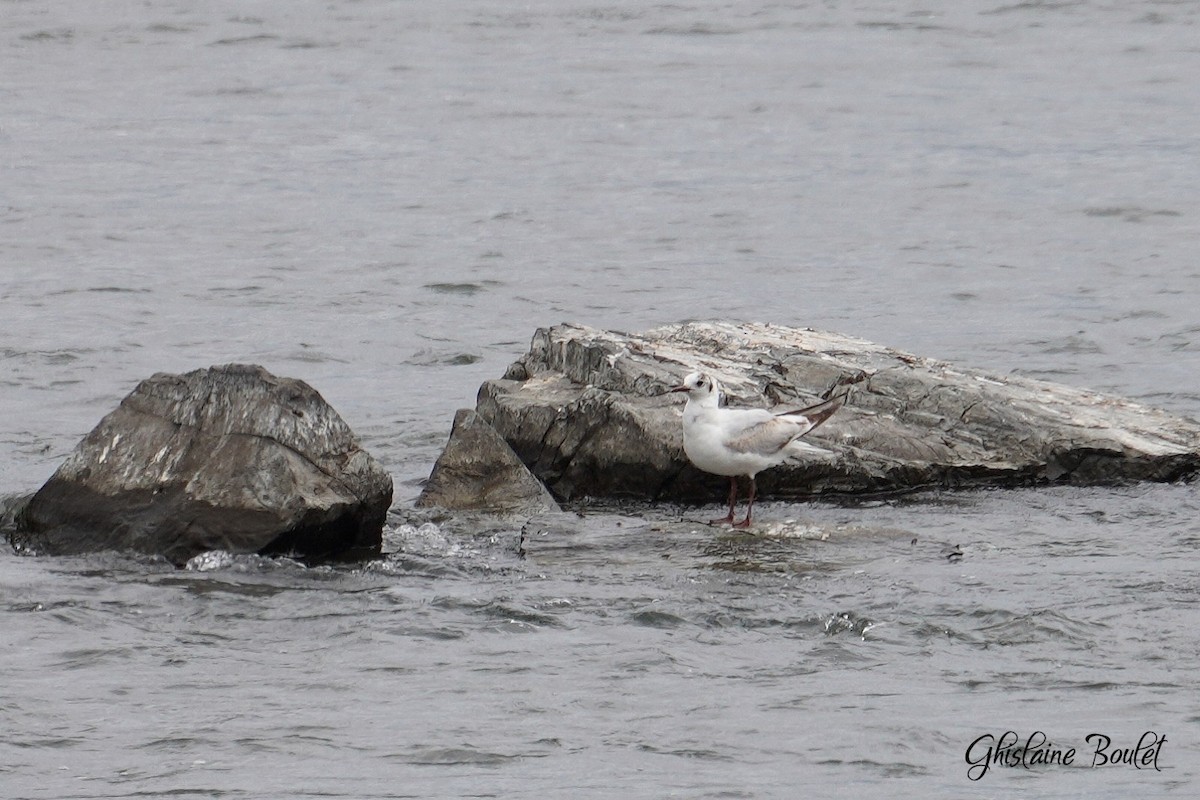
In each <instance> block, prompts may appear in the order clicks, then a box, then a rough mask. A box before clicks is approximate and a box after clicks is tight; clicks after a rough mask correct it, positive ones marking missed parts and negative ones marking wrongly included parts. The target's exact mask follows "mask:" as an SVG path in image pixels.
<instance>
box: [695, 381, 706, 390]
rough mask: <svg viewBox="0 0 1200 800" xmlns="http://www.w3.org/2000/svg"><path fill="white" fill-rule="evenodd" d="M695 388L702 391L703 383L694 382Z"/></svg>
mask: <svg viewBox="0 0 1200 800" xmlns="http://www.w3.org/2000/svg"><path fill="white" fill-rule="evenodd" d="M696 388H697V389H703V388H704V381H696Z"/></svg>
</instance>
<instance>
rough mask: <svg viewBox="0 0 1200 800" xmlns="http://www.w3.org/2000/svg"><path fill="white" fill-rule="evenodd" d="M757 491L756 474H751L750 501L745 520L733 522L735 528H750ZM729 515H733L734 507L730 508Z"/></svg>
mask: <svg viewBox="0 0 1200 800" xmlns="http://www.w3.org/2000/svg"><path fill="white" fill-rule="evenodd" d="M757 493H758V484H757V482H755V480H754V476H753V475H751V476H750V503H749V504H748V505H747V506H746V518H745V519H744V520H742V521H741V522H735V523H734V524H733V527H735V528H749V527H750V513H751V512H752V511H754V495H755V494H757ZM729 516H730V517H732V516H733V509H732V508H731V509H729Z"/></svg>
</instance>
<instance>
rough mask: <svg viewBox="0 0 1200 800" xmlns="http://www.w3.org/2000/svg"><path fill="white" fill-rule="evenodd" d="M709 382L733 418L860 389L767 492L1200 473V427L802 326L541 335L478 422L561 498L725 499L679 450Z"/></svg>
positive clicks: (491, 394) (494, 385)
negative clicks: (698, 374) (688, 392)
mask: <svg viewBox="0 0 1200 800" xmlns="http://www.w3.org/2000/svg"><path fill="white" fill-rule="evenodd" d="M692 370H704V371H707V372H709V373H712V374H713V375H714V376H715V377H716V378H717V379H718V380H719V381H720V382H721V384H722V387H723V388H724V390H725V392H726V394H727V395H728V401H729V404H730V405H751V406H777V405H782V406H791V407H796V408H799V407H801V406H804V405H808V404H811V403H813V402H816V401H818V400H819V399H821V398H825V397H829V396H830V395H831V394H833V393H834V392H841V391H845V389H846V388H849V390H850V392H851V394H850V399H849V401H848V403H847V404H846V406H845V407H844V408H842V409H841V410H839V411H838V413H837V414H835V415H834V416H833V418H831V419H830V420H829V421H828V422H827V423H826V424H825V425H824V426H822V427H821V428H819V429H818V430H817V431H815V432H814V433H813V434H811V435H810V436H809V437H808V438H807V439H806V441H809V442H811V443H812V444H814V445H817V446H819V447H824V448H827V449H829V450H832V451H833V452H834V456H833V457H827V458H820V457H815V458H812V459H806V460H804V461H802V462H799V463H796V464H786V465H783V466H780V467H778V468H775V469H772V470H768V471H766V472H763V473H761V474H760V475H759V488H760V490H761V492H762V493H763V494H764V495H768V496H775V497H789V498H800V497H812V496H817V495H823V494H843V493H848V494H867V493H879V492H893V491H903V490H911V489H916V488H921V487H957V486H980V485H1030V484H1039V483H1053V482H1071V483H1105V482H1116V481H1127V480H1159V481H1169V480H1176V479H1180V478H1184V477H1187V476H1190V475H1192V474H1194V473H1195V472H1196V470H1197V469H1198V468H1200V425H1198V424H1197V423H1196V422H1194V421H1192V420H1188V419H1183V418H1179V417H1176V416H1172V415H1169V414H1167V413H1165V412H1163V411H1160V410H1157V409H1153V408H1149V407H1146V406H1143V405H1139V404H1137V403H1134V402H1131V401H1129V400H1125V399H1122V398H1119V397H1113V396H1109V395H1104V394H1099V393H1096V392H1089V391H1084V390H1081V389H1074V388H1070V387H1066V386H1061V385H1056V384H1051V383H1046V382H1042V381H1037V380H1032V379H1028V378H1023V377H1018V376H1013V375H999V374H994V373H989V372H984V371H979V370H973V369H967V368H963V367H957V366H953V365H951V364H948V363H945V362H941V361H936V360H933V359H928V358H921V357H918V356H915V355H911V354H909V353H904V352H901V351H898V350H894V349H891V348H887V347H883V346H880V345H877V344H873V343H871V342H867V341H863V340H861V339H855V338H852V337H848V336H843V335H840V334H836V333H827V332H820V331H814V330H809V329H801V328H788V327H780V326H774V325H765V324H752V323H731V322H695V323H687V324H683V325H671V326H666V327H662V328H656V329H653V330H650V331H646V332H644V333H640V334H624V333H616V332H611V331H601V330H595V329H591V328H586V327H581V326H578V325H567V324H564V325H558V326H555V327H552V328H549V329H543V330H539V331H537V333H536V334H535V335H534V337H533V342H532V344H531V347H530V350H529V352H528V353H527V354H526V355H524V356H522V357H521V359H520V360H518V361H517V362H516V363H514V364H513V365H512V366H511V367H510V368H509V369H508V372H507V373H506V374H505V376H504V378H503V379H500V380H492V381H488V382H486V383H484V385H483V386H482V387H481V388H480V391H479V397H478V402H477V406H476V410H477V412H478V413H479V415H480V417H482V418H483V419H484V420H486V421H487V422H488V424H490V425H491V427H492V428H493V429H494V430H495V431H496V432H497V433H498V434H499V435H500V436H502V437H503V438H504V440H505V441H507V442H508V444H509V445H510V446H511V447H512V449H513V450H514V451H515V452H516V453H517V455H518V456H519V457H520V459H521V460H522V461H523V462H524V463H525V464H526V465H527V466H529V468H530V470H531V471H532V472H533V473H534V475H536V476H537V477H538V478H539V479H540V480H541V481H543V482H544V483H545V484H546V486H548V487H549V488H550V490H551V491H552V492H553V493H554V494H555V495H556V496H557V497H559V498H563V499H573V498H580V497H584V496H590V497H600V498H622V497H628V498H638V499H643V500H672V501H705V502H715V501H717V500H719V499H720V498H722V497H723V496H724V494H723V488H722V487H723V482H722V481H723V479H720V478H717V477H715V476H710V475H706V474H704V473H701V472H699V471H698V470H696V469H695V468H694V467H692V466H691V465H690V464H689V463H688V462H687V459H686V457H685V456H684V454H683V449H682V433H681V422H680V410H681V407H682V404H683V400H682V398H681V397H680V395H678V394H676V395H664V394H663V393H664V392H665V391H666V390H667V389H668V388H670V387H671V386H673V385H675V384H677V383H678V382H679V380H680V379H681V378H682V377H683V375H685V374H686V373H688V372H690V371H692Z"/></svg>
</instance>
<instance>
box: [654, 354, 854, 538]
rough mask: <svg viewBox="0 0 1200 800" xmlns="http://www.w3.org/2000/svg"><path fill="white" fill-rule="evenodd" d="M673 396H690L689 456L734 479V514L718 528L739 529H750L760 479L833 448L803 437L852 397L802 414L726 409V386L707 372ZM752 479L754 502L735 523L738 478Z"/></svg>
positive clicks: (686, 448) (685, 448) (686, 440)
mask: <svg viewBox="0 0 1200 800" xmlns="http://www.w3.org/2000/svg"><path fill="white" fill-rule="evenodd" d="M671 391H672V392H687V396H688V398H687V405H686V406H684V408H683V452H685V453H687V457H688V459H689V460H690V461H691V462H692V463H693V464H695V465H696V467H698V468H699V469H702V470H704V471H705V472H711V473H713V474H714V475H727V476H728V477H729V513H728V514H727V515H726V516H724V517H722V518H721V519H714V520H713V521H712V522H713V523H714V524H716V523H720V522H725V523H729V524H731V525H733V526H734V527H735V528H747V527H749V526H750V514H751V512H752V511H753V510H754V495H755V493H756V492H757V488H758V487H757V484H756V483H755V476H756V475H758V473H759V472H762V471H763V470H764V469H767V468H768V467H773V466H775V465H776V464H780V463H782V462H784V461H786V460H788V459H790V458H795V457H797V456H798V455H800V454H801V453H804V452H808V453H821V454H824V455H829V451H828V450H823V449H821V448H820V447H814V446H813V445H810V444H807V443H806V442H802V441H800V437H801V436H803V435H804V434H806V433H808V432H809V431H811V430H812V429H813V428H815V427H817V426H818V425H820V424H821V423H822V422H824V421H825V420H827V419H829V418H830V417H831V416H833V413H834V412H835V411H837V410H838V409H839V408H841V407H842V404H843V403H844V402H845V401H846V395H845V394H840V395H838V396H836V397H832V398H830V399H828V400H825V401H823V402H820V403H817V404H816V405H814V406H809V407H808V408H803V409H800V410H799V411H785V412H782V413H775V412H773V411H769V410H767V409H765V408H722V407H721V404H720V397H721V387H720V385H719V384H718V383H717V382H716V380H715V379H714V378H713V377H712V376H710V375H707V374H705V373H703V372H693V373H692V374H690V375H688V376H687V377H686V378H684V379H683V384H682V385H680V386H676V387H675V388H674V389H671ZM739 475H745V476H747V477H748V478H749V479H750V502H749V505H747V506H746V518H745V519H743V520H742V521H741V522H736V523H735V522H734V521H733V510H734V506H735V505H736V504H737V479H738V476H739Z"/></svg>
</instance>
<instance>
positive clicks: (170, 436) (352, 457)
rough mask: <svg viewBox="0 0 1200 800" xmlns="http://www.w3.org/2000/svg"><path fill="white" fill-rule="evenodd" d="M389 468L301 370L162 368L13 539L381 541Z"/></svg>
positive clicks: (61, 476) (84, 445) (69, 544)
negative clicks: (280, 373)
mask: <svg viewBox="0 0 1200 800" xmlns="http://www.w3.org/2000/svg"><path fill="white" fill-rule="evenodd" d="M391 498H392V479H391V477H390V476H389V475H388V473H387V472H386V471H385V470H384V469H383V468H382V466H381V465H380V464H379V462H378V461H376V460H375V459H374V458H372V457H371V456H370V455H369V454H368V453H367V452H366V451H365V450H363V449H362V447H361V446H359V443H358V441H357V439H356V438H355V436H354V434H353V432H352V431H351V430H350V428H349V426H347V425H346V423H345V422H344V421H343V420H342V418H341V417H340V416H338V414H337V412H335V411H334V410H333V409H332V408H331V407H330V406H329V404H328V403H326V402H325V400H324V399H323V398H322V397H321V395H320V394H318V393H317V392H316V391H315V390H314V389H313V388H312V387H310V386H309V385H308V384H306V383H304V382H303V381H298V380H292V379H289V378H277V377H275V376H273V375H271V374H270V373H269V372H267V371H266V370H264V369H263V368H262V367H257V366H245V365H236V364H231V365H227V366H221V367H212V368H210V369H205V370H197V371H195V372H189V373H187V374H186V375H166V374H158V375H155V376H153V377H152V378H149V379H148V380H145V381H142V382H141V383H140V384H138V386H137V388H135V389H134V390H133V392H132V393H130V395H129V396H128V397H126V398H125V399H124V400H122V401H121V405H120V406H119V407H118V408H117V409H116V410H115V411H113V412H112V413H110V414H109V415H108V416H106V417H105V418H104V419H102V420H101V421H100V424H99V425H97V426H96V428H95V429H94V430H93V431H92V432H91V433H89V434H88V435H87V436H86V437H85V438H84V439H83V441H82V442H80V443H79V445H78V446H77V447H76V448H75V451H74V452H73V453H72V454H71V455H70V456H69V457H68V458H67V460H66V461H65V462H64V463H63V464H62V466H60V467H59V469H58V471H57V472H55V473H54V475H53V477H51V478H50V480H49V481H48V482H47V483H46V484H45V485H44V486H43V487H42V488H41V489H40V490H39V491H38V492H37V493H36V494H35V495H34V496H33V498H32V499H31V500H30V501H29V504H28V506H27V507H26V508H25V510H24V512H23V513H22V514H21V518H20V520H19V528H18V531H17V532H16V533H15V534H13V537H14V544H17V545H18V546H20V547H23V548H26V549H30V550H33V551H35V552H40V553H46V554H69V553H80V552H89V551H95V550H108V549H117V550H134V551H138V552H143V553H152V554H161V555H163V556H165V557H167V558H168V559H170V560H171V561H173V562H175V563H184V562H186V561H187V560H188V559H189V558H191V557H192V556H194V555H196V554H198V553H201V552H204V551H207V550H227V551H229V552H232V553H264V554H276V553H288V554H293V555H296V556H298V557H301V558H305V559H310V560H313V559H317V560H319V559H326V558H334V557H350V558H353V557H359V556H366V555H370V554H373V553H376V552H378V551H379V547H380V542H381V539H382V531H383V521H384V517H385V515H386V514H387V510H388V507H389V506H390V505H391Z"/></svg>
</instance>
